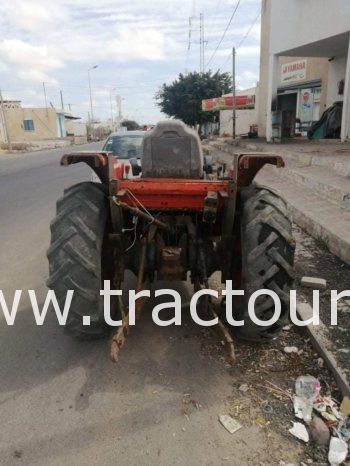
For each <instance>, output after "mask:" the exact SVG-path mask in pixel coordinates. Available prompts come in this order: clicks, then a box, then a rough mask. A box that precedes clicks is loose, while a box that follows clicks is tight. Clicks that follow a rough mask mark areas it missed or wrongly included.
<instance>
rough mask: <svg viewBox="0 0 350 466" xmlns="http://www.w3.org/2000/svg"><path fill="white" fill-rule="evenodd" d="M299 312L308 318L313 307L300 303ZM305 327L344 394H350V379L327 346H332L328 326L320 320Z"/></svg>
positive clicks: (304, 317)
mask: <svg viewBox="0 0 350 466" xmlns="http://www.w3.org/2000/svg"><path fill="white" fill-rule="evenodd" d="M297 314H298V317H299V319H302V320H308V319H310V318H311V317H312V307H311V306H310V305H309V304H306V303H298V304H297ZM303 328H304V329H305V332H306V333H307V335H308V336H309V337H310V340H311V344H312V346H313V347H314V348H315V350H316V351H317V352H318V354H319V355H320V356H321V358H322V359H323V360H324V362H325V363H326V365H327V367H328V368H329V369H330V371H331V372H332V374H333V376H334V378H335V381H336V382H337V385H338V387H339V390H340V391H341V393H342V395H343V396H350V385H349V381H348V379H347V377H346V375H345V374H344V372H343V371H342V369H341V368H340V367H339V366H338V363H337V361H336V360H335V358H334V356H333V354H332V353H331V352H330V351H329V350H328V349H327V346H328V347H329V346H331V342H330V341H329V340H328V339H327V337H326V336H325V330H326V326H325V325H324V323H323V322H322V321H321V320H320V325H318V326H317V327H315V326H314V325H307V326H306V327H303Z"/></svg>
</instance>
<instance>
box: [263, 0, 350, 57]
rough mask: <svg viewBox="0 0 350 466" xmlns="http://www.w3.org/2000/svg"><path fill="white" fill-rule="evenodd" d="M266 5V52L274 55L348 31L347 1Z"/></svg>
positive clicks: (286, 0)
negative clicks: (268, 29) (268, 18)
mask: <svg viewBox="0 0 350 466" xmlns="http://www.w3.org/2000/svg"><path fill="white" fill-rule="evenodd" d="M267 3H270V4H271V5H270V6H271V24H272V25H273V28H272V30H271V35H270V51H271V52H272V53H274V54H276V53H278V54H283V52H284V51H286V50H290V49H293V48H296V47H300V46H302V45H304V44H309V43H312V42H316V41H319V40H322V39H325V38H327V37H331V36H335V35H338V34H341V33H343V32H347V31H349V29H350V25H349V18H350V2H349V0H267ZM315 25H317V27H312V26H315Z"/></svg>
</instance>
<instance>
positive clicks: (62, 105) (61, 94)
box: [60, 91, 64, 110]
mask: <svg viewBox="0 0 350 466" xmlns="http://www.w3.org/2000/svg"><path fill="white" fill-rule="evenodd" d="M60 96H61V108H62V110H64V104H63V92H62V91H60Z"/></svg>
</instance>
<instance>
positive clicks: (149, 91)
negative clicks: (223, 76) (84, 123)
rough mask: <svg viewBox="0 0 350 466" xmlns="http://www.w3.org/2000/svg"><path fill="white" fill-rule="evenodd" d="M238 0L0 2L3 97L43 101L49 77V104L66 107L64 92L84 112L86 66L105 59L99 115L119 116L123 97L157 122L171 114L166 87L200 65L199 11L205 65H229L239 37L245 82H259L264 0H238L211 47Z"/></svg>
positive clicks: (95, 74) (129, 114)
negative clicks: (163, 99) (161, 101)
mask: <svg viewBox="0 0 350 466" xmlns="http://www.w3.org/2000/svg"><path fill="white" fill-rule="evenodd" d="M237 1H238V0H201V1H199V0H171V1H170V0H168V1H166V0H152V1H150V2H147V1H145V0H128V1H125V0H123V1H121V0H74V1H71V0H55V1H49V0H11V1H9V0H0V5H1V12H2V14H1V17H0V24H1V32H2V34H1V36H0V37H1V40H0V89H1V90H2V92H3V97H4V99H15V100H21V101H22V105H23V106H26V107H29V106H36V107H44V106H45V98H44V86H43V83H45V89H46V94H47V102H48V104H49V103H51V104H52V105H53V106H55V107H56V108H61V98H60V91H62V95H63V103H64V107H65V110H69V108H70V109H71V112H72V114H73V115H74V116H79V117H81V118H82V119H83V120H86V119H87V118H88V112H89V110H90V100H89V84H88V69H89V68H92V67H93V66H95V65H97V68H95V69H91V71H90V77H91V89H92V98H93V113H94V117H95V118H96V119H100V120H101V121H106V120H107V119H108V118H111V115H113V117H114V118H115V116H116V112H117V104H116V100H117V95H119V96H120V97H121V99H122V100H121V103H122V115H123V117H125V118H131V119H135V120H136V121H138V122H139V123H142V124H144V123H156V122H157V121H158V120H159V119H162V118H164V115H162V114H161V113H160V111H159V109H158V107H157V105H156V103H155V100H154V95H155V93H156V92H157V90H158V89H159V87H160V86H161V85H162V84H163V83H167V84H170V83H171V82H172V81H173V80H174V79H175V78H176V77H177V76H178V74H179V73H186V72H190V71H199V55H200V54H199V15H200V13H203V17H204V36H205V41H206V43H205V60H204V62H205V65H206V66H205V69H206V70H208V69H211V70H213V71H216V70H217V69H220V70H221V71H229V72H231V69H232V61H231V57H230V55H231V49H232V47H233V46H236V47H238V46H239V45H240V46H239V48H238V50H237V57H236V76H237V77H236V82H237V86H238V87H239V88H241V89H244V88H248V87H252V86H254V85H255V84H256V81H257V80H258V73H259V52H260V46H259V43H260V17H259V12H260V3H261V2H260V0H240V3H239V6H238V8H237V11H236V14H235V16H234V17H233V19H232V23H231V25H230V27H229V28H228V30H227V33H226V35H225V38H224V40H223V41H222V43H221V45H220V47H219V48H218V50H217V51H216V52H215V54H214V55H213V52H214V51H215V49H216V47H217V45H218V43H219V41H220V39H221V37H222V35H223V32H224V30H225V28H226V26H227V24H228V22H229V19H230V17H231V15H232V13H233V11H234V9H235V7H236V5H237ZM190 16H191V17H192V20H191V23H192V28H191V29H192V30H191V45H190V48H188V45H189V17H190ZM249 30H250V32H249V34H248V36H247V32H248V31H249ZM243 39H244V40H243ZM242 40H243V42H242ZM208 62H209V63H208Z"/></svg>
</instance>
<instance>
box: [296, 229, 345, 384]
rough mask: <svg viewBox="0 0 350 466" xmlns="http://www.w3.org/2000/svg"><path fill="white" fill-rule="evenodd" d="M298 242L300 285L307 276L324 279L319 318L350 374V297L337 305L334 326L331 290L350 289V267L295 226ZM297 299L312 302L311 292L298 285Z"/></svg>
mask: <svg viewBox="0 0 350 466" xmlns="http://www.w3.org/2000/svg"><path fill="white" fill-rule="evenodd" d="M294 235H295V238H296V241H297V248H296V255H295V270H296V279H297V285H299V283H300V279H301V277H303V276H305V275H307V276H312V277H319V278H324V279H325V280H326V281H327V288H326V290H324V291H320V317H321V320H322V321H323V323H324V324H325V325H326V327H327V333H328V335H327V337H328V339H329V340H330V341H331V342H332V352H333V354H334V357H335V358H336V360H337V362H338V363H339V365H340V367H341V368H342V369H343V371H344V372H345V373H346V374H347V376H349V375H350V364H349V360H350V330H349V329H350V297H349V298H343V299H341V300H340V301H339V303H338V325H336V326H332V325H331V318H330V315H331V313H330V310H331V290H337V291H338V293H339V292H340V291H344V290H350V266H348V265H347V264H345V263H344V262H342V261H341V260H340V259H339V258H338V257H337V256H334V255H333V254H332V253H330V252H329V251H328V249H327V248H326V245H325V244H323V243H322V242H319V241H316V240H315V239H313V238H311V237H310V236H308V235H307V234H306V233H304V232H303V231H302V230H301V229H300V228H298V227H295V229H294ZM297 295H298V298H299V299H300V300H301V301H305V302H308V303H309V304H311V303H312V289H309V288H304V287H301V286H298V291H297Z"/></svg>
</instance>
